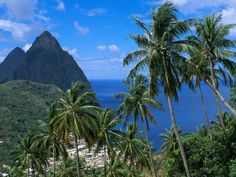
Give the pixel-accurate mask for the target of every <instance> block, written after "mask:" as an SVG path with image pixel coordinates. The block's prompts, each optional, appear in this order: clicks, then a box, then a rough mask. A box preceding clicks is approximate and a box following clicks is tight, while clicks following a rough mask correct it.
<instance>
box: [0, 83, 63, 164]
mask: <svg viewBox="0 0 236 177" xmlns="http://www.w3.org/2000/svg"><path fill="white" fill-rule="evenodd" d="M61 95H62V91H61V90H60V89H59V88H57V87H56V86H54V85H44V84H39V83H34V82H30V81H10V82H7V83H5V84H2V85H0V152H1V155H0V164H2V163H3V162H9V160H10V159H11V156H10V153H11V150H12V149H13V148H14V146H15V144H16V143H17V142H18V140H19V138H20V137H21V136H22V135H23V134H24V133H25V132H26V131H27V130H28V129H29V128H31V127H32V128H36V127H37V128H38V129H40V128H41V127H42V126H43V125H45V123H44V120H46V118H47V116H48V108H49V106H50V104H51V103H52V102H53V101H55V100H56V99H57V98H59V97H60V96H61Z"/></svg>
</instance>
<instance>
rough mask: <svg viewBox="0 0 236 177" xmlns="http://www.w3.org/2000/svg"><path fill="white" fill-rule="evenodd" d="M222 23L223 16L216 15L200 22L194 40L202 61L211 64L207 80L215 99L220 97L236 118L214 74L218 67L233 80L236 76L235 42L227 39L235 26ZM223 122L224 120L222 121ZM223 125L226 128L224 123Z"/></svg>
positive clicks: (235, 112) (197, 24) (235, 113)
mask: <svg viewBox="0 0 236 177" xmlns="http://www.w3.org/2000/svg"><path fill="white" fill-rule="evenodd" d="M221 21H222V15H219V16H216V15H214V14H213V15H211V16H208V17H205V18H204V19H203V20H201V21H198V22H197V23H196V24H195V28H196V37H195V38H194V37H193V38H192V39H194V41H195V44H196V47H197V48H198V49H200V50H201V51H202V53H201V55H202V59H204V60H207V61H208V62H209V66H210V72H211V79H210V80H207V83H208V85H209V86H210V87H211V89H212V90H213V91H214V95H215V97H216V98H217V97H219V98H220V99H221V101H222V102H223V103H224V105H225V106H226V107H227V108H228V109H229V110H230V111H231V112H232V113H233V114H234V115H235V116H236V111H235V109H233V108H232V107H231V106H230V104H229V103H228V102H227V101H226V100H225V98H224V97H223V96H222V95H221V94H220V92H219V90H218V85H217V81H216V73H215V72H214V68H216V67H217V68H220V69H223V70H226V71H227V73H228V77H229V78H230V79H232V77H231V74H234V73H235V69H236V65H235V63H234V62H233V61H232V60H230V58H232V57H235V56H236V53H235V52H234V51H231V50H230V49H231V48H233V47H235V41H233V40H230V39H228V38H227V36H228V34H229V32H230V29H232V28H233V27H234V26H235V24H229V25H223V24H222V22H221ZM217 100H218V98H217V99H216V101H217ZM217 102H218V101H217ZM217 105H218V110H219V113H220V116H222V111H221V108H220V104H219V103H217ZM221 121H223V120H222V119H221ZM221 124H222V126H224V125H223V122H221Z"/></svg>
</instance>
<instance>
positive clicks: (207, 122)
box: [199, 85, 212, 139]
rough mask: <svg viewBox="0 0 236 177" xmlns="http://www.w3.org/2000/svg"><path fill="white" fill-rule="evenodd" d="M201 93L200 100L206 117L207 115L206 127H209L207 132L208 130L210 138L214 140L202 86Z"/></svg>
mask: <svg viewBox="0 0 236 177" xmlns="http://www.w3.org/2000/svg"><path fill="white" fill-rule="evenodd" d="M199 91H200V98H201V103H202V108H203V111H204V115H205V120H206V126H207V130H208V134H209V136H210V138H211V139H212V134H211V126H210V121H209V117H208V114H207V110H206V106H205V103H204V99H203V94H202V88H201V85H199Z"/></svg>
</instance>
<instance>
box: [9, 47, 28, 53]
mask: <svg viewBox="0 0 236 177" xmlns="http://www.w3.org/2000/svg"><path fill="white" fill-rule="evenodd" d="M16 52H17V53H25V51H24V50H23V49H21V48H20V47H16V48H14V49H13V50H12V51H11V52H10V53H16ZM10 53H9V54H10Z"/></svg>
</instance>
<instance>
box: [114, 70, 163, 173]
mask: <svg viewBox="0 0 236 177" xmlns="http://www.w3.org/2000/svg"><path fill="white" fill-rule="evenodd" d="M126 86H127V90H128V93H125V92H121V93H118V94H116V98H122V99H123V103H121V104H120V106H119V111H120V112H121V113H122V114H123V115H124V116H126V120H125V122H127V121H128V120H127V119H128V118H129V117H131V116H133V118H134V122H135V123H137V121H138V119H139V118H141V121H142V128H143V130H144V135H145V138H146V141H147V143H148V147H149V151H150V155H151V157H150V159H151V162H152V172H153V175H155V176H156V170H155V167H154V164H153V156H152V148H151V145H150V143H149V140H148V134H147V130H149V121H151V122H152V123H153V124H154V125H156V120H155V117H154V116H153V114H152V113H151V111H150V110H149V107H154V108H156V109H161V108H162V105H161V104H160V103H159V102H158V101H156V100H155V99H153V98H151V97H150V96H149V93H148V90H147V79H146V78H145V77H144V76H142V75H137V76H136V77H135V79H132V80H127V81H126Z"/></svg>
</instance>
